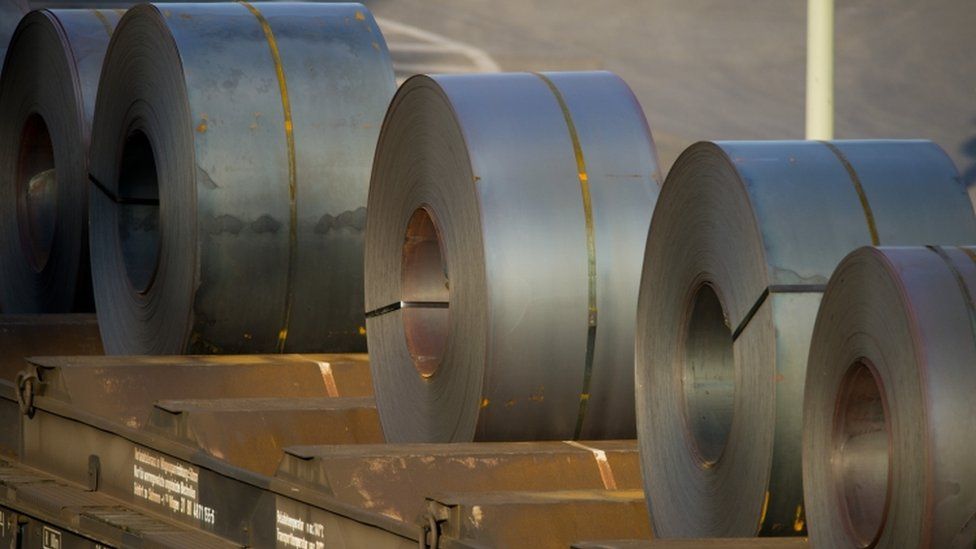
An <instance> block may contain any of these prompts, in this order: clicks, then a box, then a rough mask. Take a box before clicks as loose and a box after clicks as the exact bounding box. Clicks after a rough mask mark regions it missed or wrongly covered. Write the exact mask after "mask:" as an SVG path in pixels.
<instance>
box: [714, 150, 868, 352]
mask: <svg viewBox="0 0 976 549" xmlns="http://www.w3.org/2000/svg"><path fill="white" fill-rule="evenodd" d="M820 143H822V144H823V145H824V146H825V147H827V148H828V149H830V152H832V153H834V156H836V157H837V160H839V161H840V163H841V165H843V166H844V170H845V171H846V172H847V175H848V177H850V179H851V184H853V185H854V191H855V192H857V199H858V201H860V203H861V209H862V210H863V211H864V220H865V221H866V222H867V225H868V233H870V235H871V244H872V245H874V246H879V245H880V244H881V239H880V237H879V236H878V227H877V225H876V224H875V222H874V212H873V211H872V210H871V203H870V202H868V195H867V194H866V193H865V192H864V186H863V185H861V178H860V177H858V175H857V172H856V171H854V166H852V165H851V163H850V161H849V160H847V157H846V156H844V153H843V152H842V151H841V150H840V149H838V148H837V146H836V145H834V144H833V143H831V142H829V141H821V142H820ZM825 289H826V285H823V284H811V285H806V284H801V285H779V286H776V285H774V286H770V287H768V288H766V289H765V290H763V293H762V295H760V296H759V299H757V300H756V302H755V303H754V304H753V305H752V308H751V309H749V312H748V313H746V316H745V317H744V318H743V319H742V322H740V323H739V325H738V326H737V327H736V329H735V331H734V332H732V341H733V342H734V341H735V340H737V339H739V336H740V335H741V334H742V331H743V330H745V329H746V326H748V325H749V321H750V320H752V317H753V316H755V315H756V313H757V312H759V308H760V307H762V304H763V303H764V302H765V301H766V298H767V297H769V294H771V293H806V292H815V293H823V292H824V290H825Z"/></svg>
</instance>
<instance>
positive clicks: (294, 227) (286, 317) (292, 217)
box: [238, 0, 298, 353]
mask: <svg viewBox="0 0 976 549" xmlns="http://www.w3.org/2000/svg"><path fill="white" fill-rule="evenodd" d="M238 2H239V3H240V4H241V5H242V6H244V7H245V8H247V9H248V11H250V12H251V13H252V14H253V15H254V18H255V19H257V20H258V23H260V25H261V30H262V31H264V38H265V40H267V41H268V49H269V50H270V51H271V59H272V61H274V66H275V74H276V75H277V76H278V90H279V91H280V92H281V110H282V113H283V114H284V118H285V143H286V146H287V148H288V200H289V205H290V211H289V219H288V278H287V279H286V280H285V310H284V314H283V315H282V320H281V330H280V331H279V332H278V352H279V353H283V352H285V341H286V340H287V339H288V323H289V322H290V321H291V309H292V306H293V304H294V301H295V295H294V289H293V281H294V280H295V270H296V268H297V265H296V264H297V257H296V253H295V248H296V247H297V246H298V202H297V194H298V175H297V173H296V170H297V168H296V162H295V133H294V127H293V125H292V118H291V101H290V100H289V99H288V81H287V80H286V79H285V68H284V65H282V63H281V54H280V53H279V51H278V42H277V41H276V40H275V36H274V31H272V30H271V25H270V24H269V23H268V20H267V19H265V18H264V15H262V14H261V12H260V10H258V9H257V8H256V7H254V6H253V5H252V4H251V3H249V2H247V1H246V0H238Z"/></svg>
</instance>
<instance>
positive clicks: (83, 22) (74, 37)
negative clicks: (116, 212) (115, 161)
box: [0, 9, 120, 313]
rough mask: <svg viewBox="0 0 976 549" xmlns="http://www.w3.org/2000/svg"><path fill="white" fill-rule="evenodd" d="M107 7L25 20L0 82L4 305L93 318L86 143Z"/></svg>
mask: <svg viewBox="0 0 976 549" xmlns="http://www.w3.org/2000/svg"><path fill="white" fill-rule="evenodd" d="M119 13H120V12H116V11H112V10H95V9H91V10H41V11H35V12H31V13H30V14H28V15H27V16H26V17H24V18H23V19H22V20H21V22H20V25H19V26H18V27H17V32H16V33H15V34H14V37H13V39H12V40H11V43H10V48H9V50H8V51H9V59H7V61H6V65H5V67H4V71H3V76H2V78H0V307H2V309H3V311H4V312H7V313H58V312H70V311H91V310H92V308H93V303H92V290H91V268H90V266H89V263H88V206H87V204H88V143H89V137H90V132H91V119H92V114H93V112H94V110H95V92H96V90H97V88H98V75H99V73H100V72H101V70H102V60H103V59H104V57H105V49H106V48H107V47H108V42H109V39H110V38H111V36H112V30H113V29H114V28H115V25H116V23H118V20H119Z"/></svg>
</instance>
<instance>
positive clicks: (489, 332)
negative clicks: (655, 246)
mask: <svg viewBox="0 0 976 549" xmlns="http://www.w3.org/2000/svg"><path fill="white" fill-rule="evenodd" d="M658 180H659V175H658V166H657V155H656V152H655V150H654V145H653V142H652V139H651V134H650V130H649V129H648V127H647V122H646V120H645V119H644V115H643V112H642V110H641V108H640V105H639V104H638V102H637V100H636V98H635V97H634V95H633V94H632V93H631V91H630V89H629V88H628V87H627V85H626V84H625V83H624V82H623V81H622V80H621V79H620V78H618V77H617V76H615V75H613V74H610V73H606V72H584V73H549V74H528V73H519V74H493V75H463V76H461V75H459V76H415V77H413V78H411V79H410V80H408V81H407V82H405V83H404V84H403V86H401V88H400V90H399V91H398V92H397V95H396V96H395V98H394V100H393V103H392V104H391V107H390V110H389V112H388V114H387V117H386V120H385V121H384V125H383V130H382V132H381V134H380V140H379V144H378V146H377V154H376V162H375V164H374V168H373V176H372V180H371V183H370V191H369V211H370V215H369V219H368V221H367V227H366V309H367V311H369V312H368V313H367V320H366V322H367V330H368V334H369V335H368V337H369V348H370V363H371V367H372V371H373V379H374V385H375V389H376V398H377V403H378V407H379V411H380V418H381V420H382V423H383V430H384V432H385V434H386V437H387V440H389V441H396V442H406V441H470V440H472V439H477V440H527V439H534V440H542V439H570V438H579V437H583V438H594V439H595V438H625V437H631V436H633V435H634V429H635V426H634V408H633V400H632V394H633V373H632V369H633V366H632V364H633V303H634V300H635V299H636V297H637V282H638V279H639V276H640V255H641V252H640V251H641V249H642V246H643V235H642V233H644V234H646V230H647V227H648V224H649V221H650V216H651V211H652V209H653V207H654V202H655V200H656V198H657V193H658V182H657V181H658Z"/></svg>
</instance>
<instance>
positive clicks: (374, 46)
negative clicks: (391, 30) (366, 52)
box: [373, 42, 380, 51]
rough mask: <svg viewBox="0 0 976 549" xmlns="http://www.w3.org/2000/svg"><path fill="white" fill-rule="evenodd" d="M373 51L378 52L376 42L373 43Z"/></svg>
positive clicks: (378, 48) (378, 47)
mask: <svg viewBox="0 0 976 549" xmlns="http://www.w3.org/2000/svg"><path fill="white" fill-rule="evenodd" d="M373 49H374V50H376V51H380V45H379V44H377V43H376V42H373Z"/></svg>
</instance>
